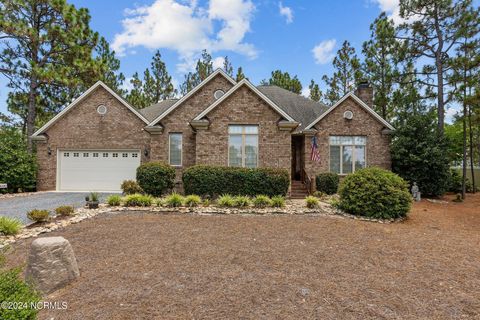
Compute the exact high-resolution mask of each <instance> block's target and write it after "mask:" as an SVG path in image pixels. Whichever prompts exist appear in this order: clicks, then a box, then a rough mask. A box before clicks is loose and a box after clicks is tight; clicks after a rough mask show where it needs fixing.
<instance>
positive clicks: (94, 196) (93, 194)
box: [88, 192, 99, 202]
mask: <svg viewBox="0 0 480 320" xmlns="http://www.w3.org/2000/svg"><path fill="white" fill-rule="evenodd" d="M88 199H89V201H92V202H97V201H98V199H99V194H98V192H90V194H89V196H88Z"/></svg>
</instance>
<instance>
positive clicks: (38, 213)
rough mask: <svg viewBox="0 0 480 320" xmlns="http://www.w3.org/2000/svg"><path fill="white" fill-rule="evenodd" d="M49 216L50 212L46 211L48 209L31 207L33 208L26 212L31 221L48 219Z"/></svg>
mask: <svg viewBox="0 0 480 320" xmlns="http://www.w3.org/2000/svg"><path fill="white" fill-rule="evenodd" d="M49 216H50V212H48V210H38V209H33V210H31V211H29V212H27V217H28V219H30V220H32V221H35V222H45V221H48V218H49Z"/></svg>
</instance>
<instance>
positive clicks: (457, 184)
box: [447, 169, 473, 193]
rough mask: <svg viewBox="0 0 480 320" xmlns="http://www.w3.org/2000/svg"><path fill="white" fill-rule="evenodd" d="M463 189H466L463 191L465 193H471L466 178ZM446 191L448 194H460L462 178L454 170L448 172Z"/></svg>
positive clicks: (470, 187) (468, 181)
mask: <svg viewBox="0 0 480 320" xmlns="http://www.w3.org/2000/svg"><path fill="white" fill-rule="evenodd" d="M465 189H466V190H465V191H467V192H472V191H473V187H472V183H471V182H470V180H469V179H468V178H467V179H466V180H465ZM447 190H448V191H449V192H455V193H461V192H462V176H461V175H460V173H459V172H458V171H457V170H455V169H451V170H450V177H449V181H448V189H447Z"/></svg>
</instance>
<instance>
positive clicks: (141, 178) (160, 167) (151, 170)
mask: <svg viewBox="0 0 480 320" xmlns="http://www.w3.org/2000/svg"><path fill="white" fill-rule="evenodd" d="M137 182H138V184H139V186H140V188H142V189H143V191H145V192H146V193H148V194H150V195H152V196H155V197H159V196H161V195H162V194H164V193H166V192H167V191H169V190H171V189H173V186H174V183H175V169H174V168H173V167H171V166H169V165H167V164H164V163H161V162H147V163H144V164H142V165H141V166H140V167H138V168H137ZM190 193H191V194H195V192H190Z"/></svg>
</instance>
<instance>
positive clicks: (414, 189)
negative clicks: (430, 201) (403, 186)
mask: <svg viewBox="0 0 480 320" xmlns="http://www.w3.org/2000/svg"><path fill="white" fill-rule="evenodd" d="M412 197H413V199H414V200H415V201H420V200H421V195H420V190H419V188H418V186H417V183H416V182H414V183H413V186H412Z"/></svg>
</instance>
